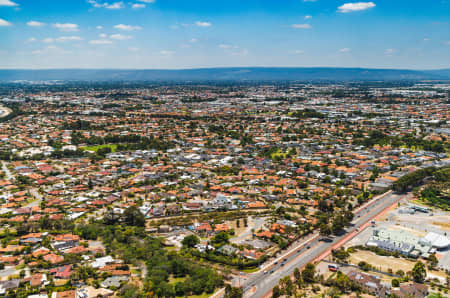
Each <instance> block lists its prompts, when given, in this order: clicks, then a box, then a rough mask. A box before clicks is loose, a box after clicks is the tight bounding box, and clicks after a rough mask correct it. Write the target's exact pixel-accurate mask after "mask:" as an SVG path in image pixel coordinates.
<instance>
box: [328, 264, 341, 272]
mask: <svg viewBox="0 0 450 298" xmlns="http://www.w3.org/2000/svg"><path fill="white" fill-rule="evenodd" d="M328 270H330V271H332V272H336V271H338V270H339V266H338V265H336V264H329V265H328Z"/></svg>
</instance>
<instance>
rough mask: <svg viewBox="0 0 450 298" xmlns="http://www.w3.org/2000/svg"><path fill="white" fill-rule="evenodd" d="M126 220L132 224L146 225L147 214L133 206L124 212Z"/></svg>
mask: <svg viewBox="0 0 450 298" xmlns="http://www.w3.org/2000/svg"><path fill="white" fill-rule="evenodd" d="M123 215H124V220H125V222H126V223H127V224H128V225H130V226H136V227H143V226H145V216H144V214H142V212H141V211H139V209H138V208H137V207H136V206H131V207H129V208H128V209H126V210H125V212H124V213H123Z"/></svg>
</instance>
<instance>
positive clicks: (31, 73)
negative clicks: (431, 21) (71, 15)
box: [0, 67, 450, 81]
mask: <svg viewBox="0 0 450 298" xmlns="http://www.w3.org/2000/svg"><path fill="white" fill-rule="evenodd" d="M16 80H27V81H49V80H63V81H421V80H450V69H443V70H428V71H421V70H402V69H364V68H327V67H323V68H320V67H319V68H287V67H234V68H200V69H181V70H157V69H148V70H133V69H129V70H125V69H49V70H19V69H17V70H9V69H8V70H0V81H16Z"/></svg>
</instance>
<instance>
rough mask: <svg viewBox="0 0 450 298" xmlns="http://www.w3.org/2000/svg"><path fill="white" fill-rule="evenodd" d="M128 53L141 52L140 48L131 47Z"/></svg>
mask: <svg viewBox="0 0 450 298" xmlns="http://www.w3.org/2000/svg"><path fill="white" fill-rule="evenodd" d="M128 51H130V52H139V48H134V47H129V48H128Z"/></svg>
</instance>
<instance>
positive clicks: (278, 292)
mask: <svg viewBox="0 0 450 298" xmlns="http://www.w3.org/2000/svg"><path fill="white" fill-rule="evenodd" d="M281 295H282V292H281V289H280V287H279V286H275V287H273V289H272V298H278V297H280V296H281Z"/></svg>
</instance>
